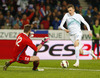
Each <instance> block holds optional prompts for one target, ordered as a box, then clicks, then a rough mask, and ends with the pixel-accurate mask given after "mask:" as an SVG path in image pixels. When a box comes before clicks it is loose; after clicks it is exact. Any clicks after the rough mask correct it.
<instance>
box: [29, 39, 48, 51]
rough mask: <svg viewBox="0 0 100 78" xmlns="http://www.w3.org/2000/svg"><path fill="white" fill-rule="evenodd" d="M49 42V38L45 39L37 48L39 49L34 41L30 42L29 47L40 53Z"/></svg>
mask: <svg viewBox="0 0 100 78" xmlns="http://www.w3.org/2000/svg"><path fill="white" fill-rule="evenodd" d="M48 40H49V38H48V37H45V38H44V39H43V40H42V42H41V43H40V45H39V46H37V47H36V46H35V45H34V44H33V42H32V40H28V42H27V45H28V46H30V47H31V48H32V49H33V50H34V51H35V52H38V51H39V50H40V49H41V47H42V46H43V45H44V44H45V43H46V42H48Z"/></svg>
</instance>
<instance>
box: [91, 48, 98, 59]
mask: <svg viewBox="0 0 100 78" xmlns="http://www.w3.org/2000/svg"><path fill="white" fill-rule="evenodd" d="M90 54H91V56H92V57H93V58H94V59H97V57H96V55H95V54H94V52H93V50H91V53H90Z"/></svg>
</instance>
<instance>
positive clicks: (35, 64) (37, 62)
mask: <svg viewBox="0 0 100 78" xmlns="http://www.w3.org/2000/svg"><path fill="white" fill-rule="evenodd" d="M33 65H34V67H33V70H36V69H37V67H38V65H39V61H35V62H33Z"/></svg>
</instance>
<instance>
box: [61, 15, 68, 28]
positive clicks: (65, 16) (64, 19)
mask: <svg viewBox="0 0 100 78" xmlns="http://www.w3.org/2000/svg"><path fill="white" fill-rule="evenodd" d="M66 18H67V15H66V14H65V15H64V17H63V19H62V21H61V24H60V26H59V28H61V29H62V30H64V29H65V28H64V26H63V25H64V23H65V21H66Z"/></svg>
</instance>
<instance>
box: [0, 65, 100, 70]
mask: <svg viewBox="0 0 100 78" xmlns="http://www.w3.org/2000/svg"><path fill="white" fill-rule="evenodd" d="M0 67H3V66H0ZM10 67H11V68H32V67H24V66H10ZM40 68H43V69H51V70H56V69H59V70H62V69H63V70H74V71H75V70H76V71H77V70H78V71H100V70H93V69H78V68H77V69H75V68H53V67H40Z"/></svg>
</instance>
